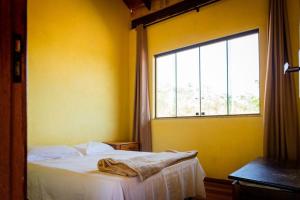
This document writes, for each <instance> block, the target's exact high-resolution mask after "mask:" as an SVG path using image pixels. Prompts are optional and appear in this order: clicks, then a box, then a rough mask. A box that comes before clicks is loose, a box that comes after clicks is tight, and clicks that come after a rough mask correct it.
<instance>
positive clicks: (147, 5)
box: [143, 0, 151, 10]
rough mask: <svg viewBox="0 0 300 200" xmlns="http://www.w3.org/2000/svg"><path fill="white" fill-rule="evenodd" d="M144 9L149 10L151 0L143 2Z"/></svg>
mask: <svg viewBox="0 0 300 200" xmlns="http://www.w3.org/2000/svg"><path fill="white" fill-rule="evenodd" d="M143 2H144V4H145V6H146V8H148V10H151V0H143Z"/></svg>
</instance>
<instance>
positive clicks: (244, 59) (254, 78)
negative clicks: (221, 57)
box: [228, 34, 259, 114]
mask: <svg viewBox="0 0 300 200" xmlns="http://www.w3.org/2000/svg"><path fill="white" fill-rule="evenodd" d="M228 72H229V78H228V84H229V114H251V113H259V53H258V34H253V35H249V36H245V37H240V38H236V39H232V40H229V41H228Z"/></svg>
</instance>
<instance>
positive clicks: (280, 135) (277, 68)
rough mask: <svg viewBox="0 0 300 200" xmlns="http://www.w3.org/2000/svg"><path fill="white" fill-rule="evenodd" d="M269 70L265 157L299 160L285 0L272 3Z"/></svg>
mask: <svg viewBox="0 0 300 200" xmlns="http://www.w3.org/2000/svg"><path fill="white" fill-rule="evenodd" d="M269 20H270V21H269V41H268V69H267V79H266V88H265V95H266V96H265V113H264V125H265V130H264V131H265V152H264V153H265V156H266V157H268V158H272V159H277V160H299V159H300V140H299V120H298V112H297V111H298V109H297V106H298V105H297V94H296V88H295V80H294V77H293V76H294V75H293V74H284V71H283V66H284V63H285V62H289V63H290V64H291V62H292V58H291V49H290V38H289V28H288V19H287V8H286V1H285V0H270V16H269Z"/></svg>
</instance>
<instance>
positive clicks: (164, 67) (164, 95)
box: [156, 54, 176, 117]
mask: <svg viewBox="0 0 300 200" xmlns="http://www.w3.org/2000/svg"><path fill="white" fill-rule="evenodd" d="M156 117H176V84H175V54H171V55H167V56H161V57H158V58H157V59H156Z"/></svg>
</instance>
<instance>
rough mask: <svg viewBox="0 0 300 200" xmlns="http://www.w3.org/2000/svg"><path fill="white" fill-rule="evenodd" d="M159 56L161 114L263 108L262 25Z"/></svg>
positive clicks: (224, 112) (244, 111)
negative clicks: (259, 28)
mask: <svg viewBox="0 0 300 200" xmlns="http://www.w3.org/2000/svg"><path fill="white" fill-rule="evenodd" d="M155 59H156V77H155V78H156V102H155V103H156V109H155V110H156V117H157V118H162V117H188V116H214V115H241V114H258V113H259V47H258V30H254V31H249V32H246V33H241V34H238V35H234V36H229V37H227V38H222V39H218V40H215V41H211V42H206V43H203V44H197V45H193V46H191V47H185V48H183V49H178V50H174V51H171V52H167V53H163V54H160V55H156V56H155Z"/></svg>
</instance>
